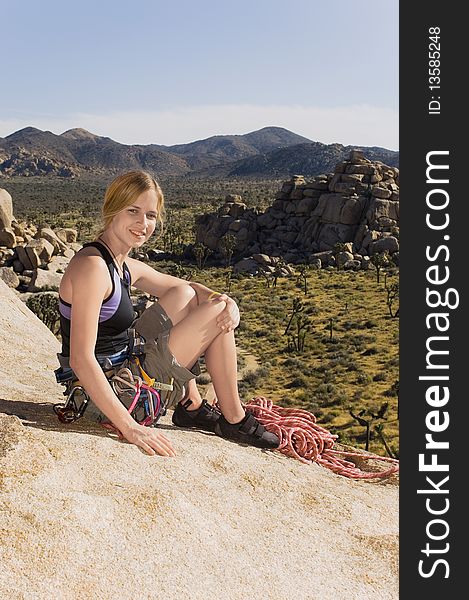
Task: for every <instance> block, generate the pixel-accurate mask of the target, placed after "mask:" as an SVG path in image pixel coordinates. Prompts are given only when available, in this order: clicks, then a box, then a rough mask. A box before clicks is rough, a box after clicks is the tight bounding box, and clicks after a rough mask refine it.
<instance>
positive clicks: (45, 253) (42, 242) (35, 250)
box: [25, 238, 54, 268]
mask: <svg viewBox="0 0 469 600" xmlns="http://www.w3.org/2000/svg"><path fill="white" fill-rule="evenodd" d="M25 250H26V252H27V254H28V257H29V260H30V261H31V264H32V265H34V268H37V267H38V266H39V265H40V264H43V263H44V264H47V263H48V262H49V261H50V259H51V258H52V255H53V253H54V246H53V245H52V244H51V243H50V242H49V241H47V240H46V239H45V238H39V239H35V240H31V241H30V242H28V243H27V244H26V246H25ZM36 260H37V264H35V263H36Z"/></svg>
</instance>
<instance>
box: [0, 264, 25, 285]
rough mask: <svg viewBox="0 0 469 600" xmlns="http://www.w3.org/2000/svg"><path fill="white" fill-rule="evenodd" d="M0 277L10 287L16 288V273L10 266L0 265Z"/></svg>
mask: <svg viewBox="0 0 469 600" xmlns="http://www.w3.org/2000/svg"><path fill="white" fill-rule="evenodd" d="M0 279H1V280H2V281H4V282H5V283H6V284H7V286H8V287H11V288H17V287H18V286H19V284H20V280H19V279H18V275H17V274H16V273H15V272H14V271H13V269H10V267H0Z"/></svg>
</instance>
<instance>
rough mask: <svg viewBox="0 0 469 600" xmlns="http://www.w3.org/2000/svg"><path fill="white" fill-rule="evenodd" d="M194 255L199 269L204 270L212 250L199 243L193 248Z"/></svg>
mask: <svg viewBox="0 0 469 600" xmlns="http://www.w3.org/2000/svg"><path fill="white" fill-rule="evenodd" d="M192 253H193V254H194V256H195V260H196V262H197V268H198V269H199V270H200V269H203V268H204V266H205V263H206V261H207V258H208V257H209V256H210V254H212V250H210V248H208V247H207V246H206V245H205V244H202V243H201V242H198V243H197V244H195V245H194V246H193V247H192Z"/></svg>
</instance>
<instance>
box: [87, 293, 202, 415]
mask: <svg viewBox="0 0 469 600" xmlns="http://www.w3.org/2000/svg"><path fill="white" fill-rule="evenodd" d="M132 327H133V328H134V329H135V330H136V331H137V332H138V333H139V334H140V335H141V336H143V337H144V338H145V350H144V351H145V360H144V364H143V367H144V369H145V371H146V372H147V373H148V375H149V376H150V377H154V378H155V379H156V380H157V381H160V382H162V383H170V382H171V379H173V391H166V390H162V391H161V392H160V394H161V400H162V402H164V404H165V405H166V407H167V408H171V407H173V406H175V405H176V404H177V403H178V402H179V400H181V399H182V398H183V397H184V395H185V393H186V390H187V383H188V382H189V381H190V380H191V379H194V378H195V377H197V375H199V374H200V368H199V363H198V361H197V362H196V363H195V365H194V366H193V367H192V368H191V370H189V369H186V367H183V366H182V365H181V364H179V363H178V361H177V360H176V358H175V357H174V356H173V355H172V354H171V351H170V349H169V345H168V340H169V332H170V330H171V327H173V323H172V321H171V319H170V318H169V316H168V314H167V313H166V311H165V310H164V308H163V307H162V306H160V304H159V303H158V302H154V303H153V304H152V305H151V306H149V307H148V308H147V309H146V310H145V311H144V312H143V313H142V315H141V316H140V317H139V318H138V319H137V320H136V321H135V322H134V323H133V325H132ZM85 414H86V416H87V417H88V418H91V419H93V420H96V421H98V422H101V421H103V420H104V421H106V420H108V419H107V418H106V417H105V416H104V415H103V413H102V412H101V411H100V410H99V409H98V407H97V406H96V405H95V404H94V403H93V402H90V403H89V405H88V407H87V409H86V413H85Z"/></svg>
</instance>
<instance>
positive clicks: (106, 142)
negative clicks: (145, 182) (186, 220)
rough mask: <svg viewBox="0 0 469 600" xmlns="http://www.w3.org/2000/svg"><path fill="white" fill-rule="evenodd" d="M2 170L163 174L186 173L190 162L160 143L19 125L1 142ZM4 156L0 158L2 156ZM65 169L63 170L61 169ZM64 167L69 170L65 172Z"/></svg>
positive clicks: (3, 171)
mask: <svg viewBox="0 0 469 600" xmlns="http://www.w3.org/2000/svg"><path fill="white" fill-rule="evenodd" d="M5 155H6V156H7V158H6V160H3V162H0V173H3V174H4V175H25V176H30V175H48V174H54V175H61V174H62V175H63V176H72V177H73V176H79V175H81V174H83V173H93V174H105V173H109V172H119V171H122V170H124V169H148V170H151V171H154V172H156V173H159V174H160V175H183V174H185V173H187V172H189V171H190V167H189V165H188V164H187V162H186V161H185V160H184V159H183V158H181V157H179V156H177V155H175V154H171V153H170V152H166V151H162V150H159V149H158V148H157V147H151V146H144V145H133V146H127V145H125V144H119V143H118V142H115V141H114V140H112V139H111V138H108V137H101V136H98V135H95V134H93V133H90V132H89V131H86V129H69V130H68V131H65V132H64V133H62V134H61V135H55V134H54V133H51V132H50V131H41V130H40V129H36V128H35V127H26V128H24V129H20V130H19V131H16V132H15V133H12V134H11V135H8V136H7V137H6V138H4V139H3V141H1V142H0V157H2V156H5ZM0 160H1V159H0ZM61 171H62V172H61ZM63 171H66V172H65V174H64V173H63Z"/></svg>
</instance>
